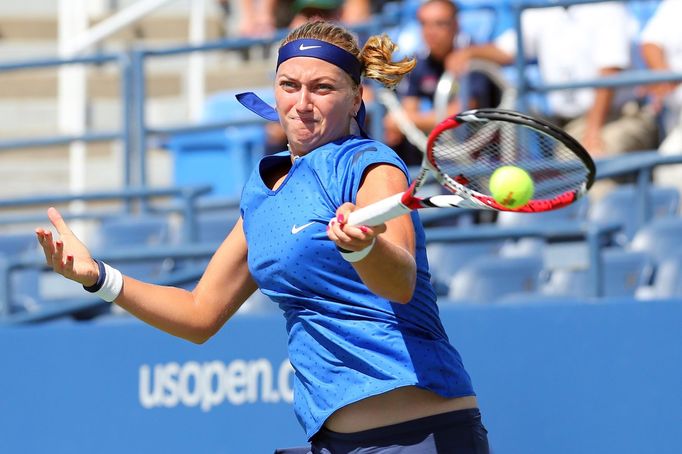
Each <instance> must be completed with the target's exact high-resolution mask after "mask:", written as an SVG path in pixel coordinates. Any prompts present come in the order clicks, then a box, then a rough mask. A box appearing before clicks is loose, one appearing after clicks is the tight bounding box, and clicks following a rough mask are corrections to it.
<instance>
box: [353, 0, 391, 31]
mask: <svg viewBox="0 0 682 454" xmlns="http://www.w3.org/2000/svg"><path fill="white" fill-rule="evenodd" d="M386 3H389V0H345V1H344V2H343V13H342V14H341V22H343V23H344V24H346V25H351V26H352V25H353V24H362V23H363V22H367V21H369V20H370V19H371V18H372V16H374V15H375V14H381V11H382V10H383V8H384V5H385V4H386Z"/></svg>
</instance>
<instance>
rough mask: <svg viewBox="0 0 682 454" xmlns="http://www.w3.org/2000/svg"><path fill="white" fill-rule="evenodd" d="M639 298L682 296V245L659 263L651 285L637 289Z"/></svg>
mask: <svg viewBox="0 0 682 454" xmlns="http://www.w3.org/2000/svg"><path fill="white" fill-rule="evenodd" d="M636 296H637V298H639V299H656V298H682V247H680V246H678V247H677V248H676V249H675V250H674V252H670V253H669V254H668V255H667V257H666V258H665V259H664V260H663V261H662V262H661V263H659V265H658V267H657V268H656V274H655V275H654V278H653V282H652V283H651V285H650V286H642V287H640V288H639V289H638V290H637V293H636Z"/></svg>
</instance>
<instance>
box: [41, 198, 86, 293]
mask: <svg viewBox="0 0 682 454" xmlns="http://www.w3.org/2000/svg"><path fill="white" fill-rule="evenodd" d="M47 216H48V218H49V219H50V222H51V223H52V225H53V226H54V227H55V228H56V229H57V233H58V234H59V238H57V240H56V241H55V240H54V239H53V238H52V232H51V231H50V230H45V229H43V228H37V229H36V230H35V232H36V236H37V237H38V242H39V243H40V245H41V246H42V248H43V252H44V253H45V261H46V262H47V265H48V266H49V267H51V268H52V269H53V270H54V271H55V272H56V273H59V274H61V275H62V276H64V277H66V278H68V279H71V280H73V281H76V282H79V283H80V284H83V285H84V286H86V287H90V286H93V285H95V283H96V282H97V278H98V277H99V268H98V267H97V263H96V262H95V261H94V260H93V259H92V256H91V255H90V251H88V248H87V247H85V245H84V244H83V243H82V242H81V241H80V240H79V239H78V238H77V237H76V235H74V234H73V232H72V231H71V229H70V228H69V226H68V225H66V222H64V219H63V218H62V215H61V214H60V213H59V211H57V209H56V208H54V207H50V208H49V209H48V210H47Z"/></svg>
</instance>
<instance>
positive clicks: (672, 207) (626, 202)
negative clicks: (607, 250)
mask: <svg viewBox="0 0 682 454" xmlns="http://www.w3.org/2000/svg"><path fill="white" fill-rule="evenodd" d="M649 194H650V199H649V203H650V204H651V205H650V206H651V211H650V213H651V219H658V218H665V217H670V216H675V215H676V214H677V212H678V206H679V202H680V194H679V192H678V191H677V189H675V188H671V187H659V186H652V187H650V188H649ZM635 209H636V193H635V187H634V186H632V185H622V186H618V187H616V188H615V189H613V190H612V191H611V192H609V193H608V194H606V195H605V196H604V197H603V198H602V199H600V200H598V201H595V202H594V203H592V204H591V205H590V209H589V210H588V213H587V219H588V220H589V221H590V222H595V223H613V222H619V223H621V224H622V225H623V237H622V238H621V240H620V243H622V244H625V243H626V242H627V241H629V240H631V239H632V238H633V236H634V234H635V232H636V231H637V229H638V225H637V222H638V221H637V216H636V213H635V212H634V210H635Z"/></svg>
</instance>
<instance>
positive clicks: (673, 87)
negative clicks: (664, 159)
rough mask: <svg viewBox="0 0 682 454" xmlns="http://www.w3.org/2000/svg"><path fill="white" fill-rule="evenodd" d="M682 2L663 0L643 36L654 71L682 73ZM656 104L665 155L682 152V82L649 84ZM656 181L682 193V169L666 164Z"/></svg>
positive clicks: (644, 53)
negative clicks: (660, 122)
mask: <svg viewBox="0 0 682 454" xmlns="http://www.w3.org/2000/svg"><path fill="white" fill-rule="evenodd" d="M680 18H682V1H680V0H663V2H662V3H661V4H660V5H659V7H658V9H657V10H656V12H655V13H654V15H653V16H652V17H651V19H650V20H649V21H648V22H647V24H646V26H645V27H644V30H643V31H642V35H641V39H640V40H641V43H642V46H641V47H642V57H643V58H644V62H645V63H646V65H647V66H648V67H649V68H651V69H653V70H660V71H675V72H682V32H680V30H679V28H678V27H679V20H680ZM648 89H649V93H650V97H651V101H652V106H653V107H654V109H655V111H656V112H657V113H661V115H662V123H663V130H664V131H665V132H666V134H667V135H666V137H665V138H664V139H663V142H662V143H661V145H660V147H659V149H660V151H661V153H662V154H677V155H679V154H682V84H680V83H679V82H665V83H660V84H656V85H651V86H649V87H648ZM655 176H656V181H657V183H659V184H661V185H666V186H675V187H678V189H679V190H680V191H681V192H682V169H680V166H666V167H661V168H659V169H657V170H656V175H655Z"/></svg>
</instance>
